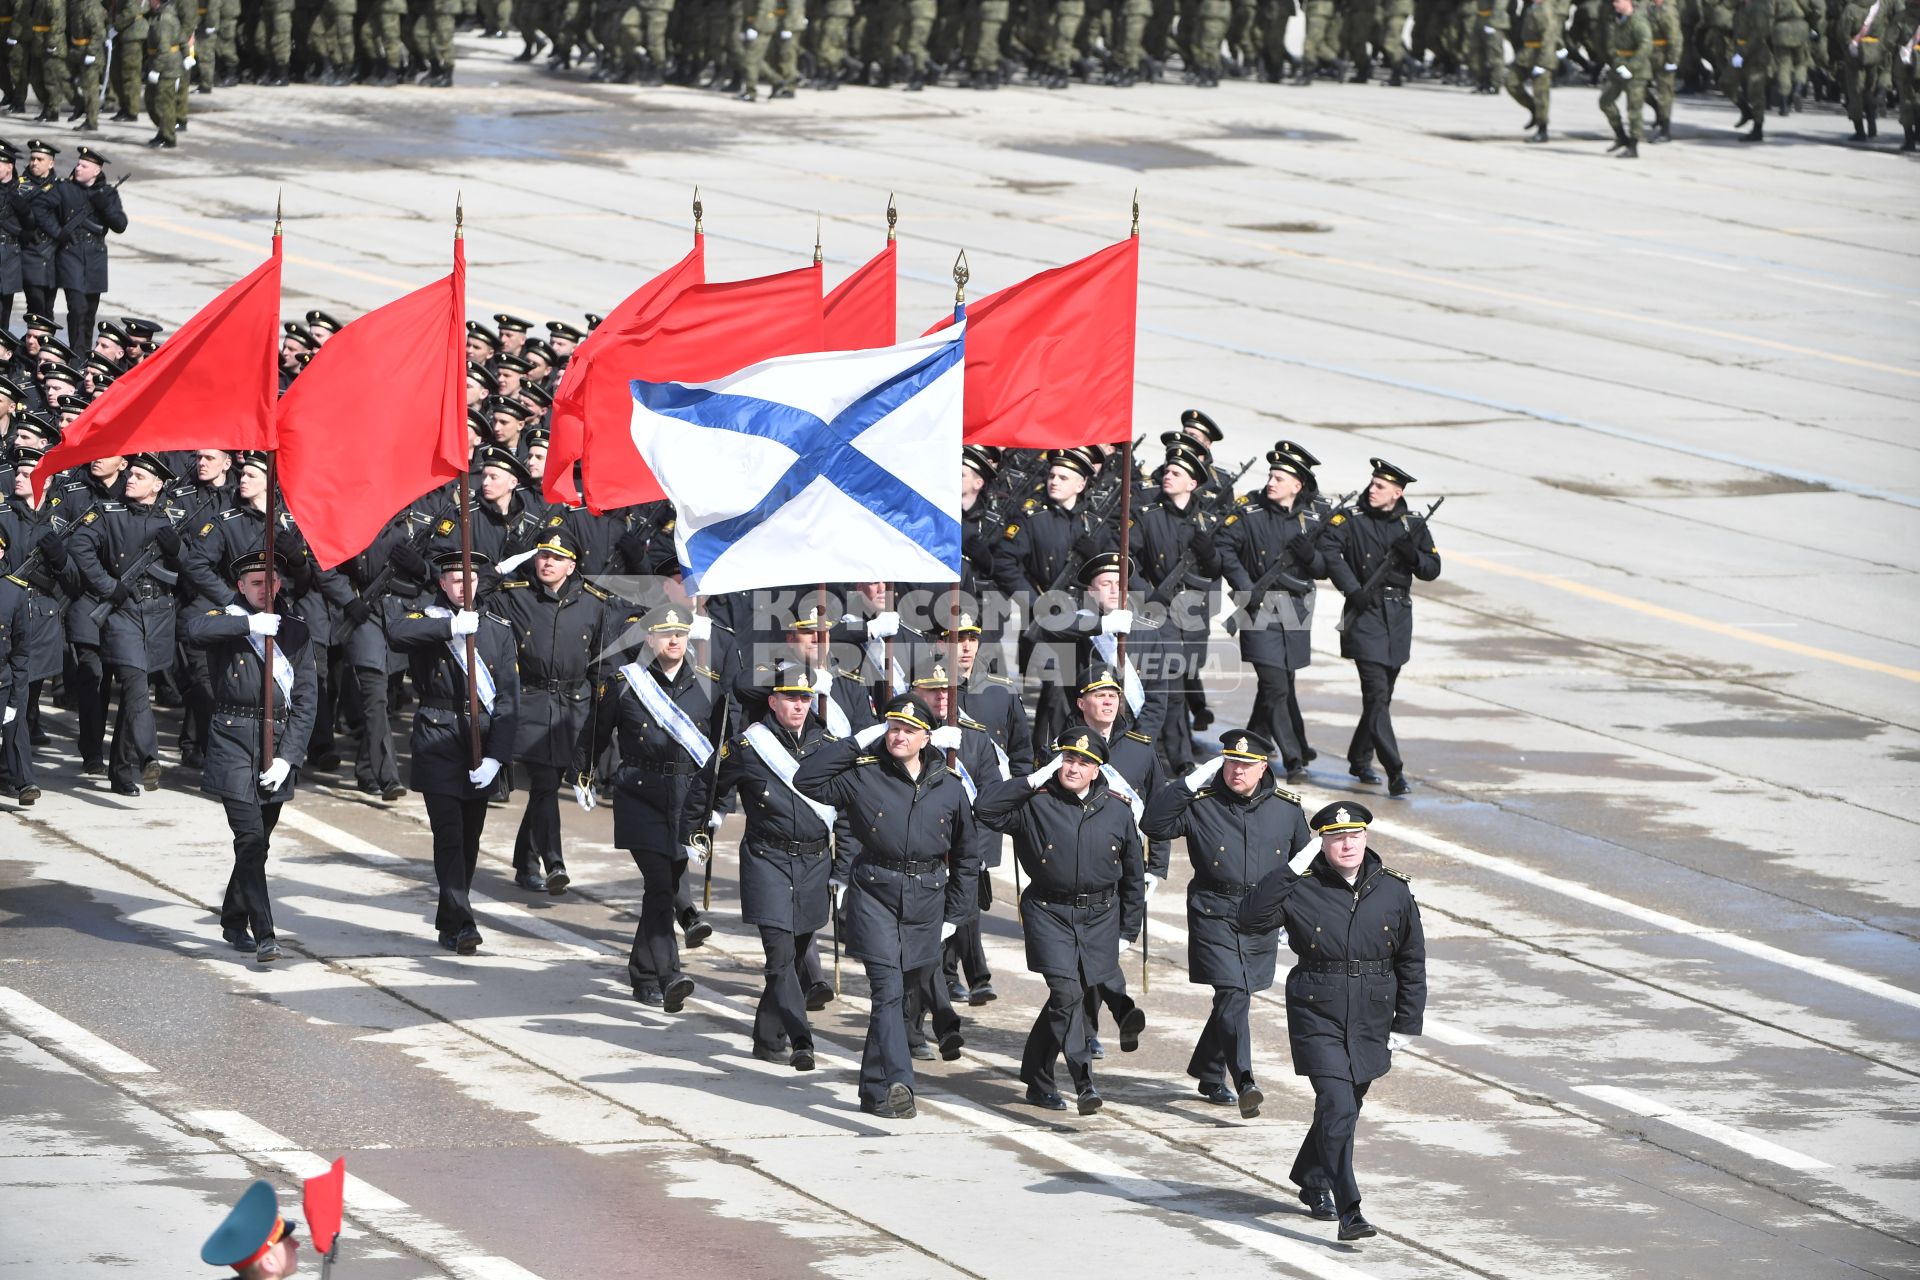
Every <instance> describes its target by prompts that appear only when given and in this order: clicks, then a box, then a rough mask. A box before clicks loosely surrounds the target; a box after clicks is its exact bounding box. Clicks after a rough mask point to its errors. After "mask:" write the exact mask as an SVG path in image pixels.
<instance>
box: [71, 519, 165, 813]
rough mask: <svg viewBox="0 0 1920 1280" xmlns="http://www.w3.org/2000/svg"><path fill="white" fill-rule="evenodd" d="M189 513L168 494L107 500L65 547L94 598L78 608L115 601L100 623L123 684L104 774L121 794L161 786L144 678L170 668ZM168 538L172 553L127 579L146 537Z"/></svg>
mask: <svg viewBox="0 0 1920 1280" xmlns="http://www.w3.org/2000/svg"><path fill="white" fill-rule="evenodd" d="M185 514H186V512H185V511H183V510H181V509H179V508H175V507H168V506H166V505H165V499H164V498H163V499H160V500H158V501H154V502H148V503H129V502H111V501H103V502H100V503H97V504H96V505H95V506H94V508H93V509H92V510H90V511H88V512H87V514H86V515H84V516H82V517H81V518H80V527H79V528H78V529H77V530H75V531H74V534H73V538H72V541H71V544H70V545H69V547H68V551H69V552H70V553H71V557H72V561H73V565H74V567H75V569H76V571H77V572H78V573H79V575H80V577H81V578H82V580H83V581H84V582H85V584H86V589H87V592H88V594H89V595H90V596H91V597H92V599H90V600H83V601H82V602H81V603H80V606H79V608H80V612H81V613H82V614H83V615H84V614H86V613H88V612H89V611H90V610H91V609H92V608H93V607H94V606H95V604H96V603H97V602H99V601H102V600H104V601H106V602H107V603H108V604H109V605H111V606H112V611H111V612H110V613H108V614H107V617H106V621H105V623H104V624H103V625H102V626H101V628H100V648H99V660H100V661H101V662H102V663H103V664H104V667H105V670H106V671H107V672H110V673H111V674H112V676H113V678H114V679H115V680H116V681H117V682H118V683H119V685H120V710H119V714H118V715H117V716H116V717H115V719H114V724H113V752H112V760H111V763H110V765H109V767H108V770H107V776H108V780H109V781H110V782H111V783H112V784H113V788H114V790H115V791H118V792H120V793H121V794H122V795H131V794H133V793H134V792H137V791H138V790H139V789H140V787H141V784H142V783H143V781H144V782H147V783H150V784H153V785H157V776H158V775H157V771H158V767H159V755H160V743H159V740H158V738H157V736H156V734H155V731H154V723H153V704H152V699H151V695H150V690H149V688H148V685H147V677H148V675H150V674H152V673H153V672H156V671H166V670H168V669H169V668H171V667H172V666H173V660H174V632H173V623H174V602H173V588H174V583H175V582H176V581H177V580H178V576H179V574H178V568H177V564H178V554H179V546H180V543H179V534H178V532H177V531H176V530H175V529H174V527H173V522H174V521H176V520H178V519H180V518H181V517H182V516H184V515H185ZM168 540H171V541H172V542H173V548H172V550H170V551H167V552H165V553H164V554H162V555H161V556H160V557H159V558H157V559H155V560H154V561H153V563H152V564H151V565H149V566H148V568H147V569H146V570H145V571H144V572H143V573H141V574H140V575H139V576H138V577H137V578H136V579H134V580H131V581H130V580H128V579H127V578H125V577H123V576H122V575H124V574H125V573H126V571H127V570H128V568H129V567H130V566H131V564H132V562H133V561H134V560H135V559H136V558H138V557H139V555H140V553H141V552H142V551H144V550H145V549H146V546H147V544H148V543H149V542H155V541H159V542H160V543H161V545H162V546H163V547H164V546H165V545H166V542H167V541H168ZM170 560H171V561H173V564H172V565H169V561H170Z"/></svg>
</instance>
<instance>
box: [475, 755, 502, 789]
mask: <svg viewBox="0 0 1920 1280" xmlns="http://www.w3.org/2000/svg"><path fill="white" fill-rule="evenodd" d="M499 776H500V762H499V761H498V760H495V759H494V758H493V757H492V756H488V757H487V758H486V759H484V760H482V761H481V762H480V767H479V768H478V769H469V770H467V781H468V782H471V783H472V784H473V785H474V786H476V787H482V788H485V787H490V786H492V785H493V780H494V779H495V778H497V777H499Z"/></svg>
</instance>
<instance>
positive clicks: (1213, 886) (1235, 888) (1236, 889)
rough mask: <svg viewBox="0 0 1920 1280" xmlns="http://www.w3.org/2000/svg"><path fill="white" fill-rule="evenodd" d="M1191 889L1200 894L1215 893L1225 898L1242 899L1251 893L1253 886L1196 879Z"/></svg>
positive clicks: (1225, 881)
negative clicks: (1196, 890)
mask: <svg viewBox="0 0 1920 1280" xmlns="http://www.w3.org/2000/svg"><path fill="white" fill-rule="evenodd" d="M1193 887H1194V888H1196V889H1198V890H1199V891H1200V892H1202V893H1217V894H1219V895H1221V896H1222V897H1225V898H1244V897H1246V896H1247V895H1248V894H1250V893H1252V892H1253V886H1252V885H1250V884H1234V883H1233V882H1232V881H1228V880H1200V879H1196V880H1194V882H1193Z"/></svg>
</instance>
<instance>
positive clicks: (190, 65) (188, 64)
mask: <svg viewBox="0 0 1920 1280" xmlns="http://www.w3.org/2000/svg"><path fill="white" fill-rule="evenodd" d="M180 65H181V66H183V67H185V68H186V69H187V70H189V71H191V70H193V69H194V68H195V67H197V66H199V65H200V59H198V58H191V57H190V58H182V59H181V60H180Z"/></svg>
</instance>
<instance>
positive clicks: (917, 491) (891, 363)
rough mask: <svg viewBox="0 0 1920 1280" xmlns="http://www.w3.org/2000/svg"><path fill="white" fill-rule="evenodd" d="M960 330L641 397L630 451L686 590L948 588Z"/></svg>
mask: <svg viewBox="0 0 1920 1280" xmlns="http://www.w3.org/2000/svg"><path fill="white" fill-rule="evenodd" d="M965 341H966V324H965V322H964V321H962V322H960V323H957V324H955V325H953V327H951V328H949V329H943V330H941V331H940V332H939V333H938V334H933V335H929V336H927V337H922V338H915V339H912V340H911V341H908V342H902V343H900V344H898V345H897V346H892V347H876V348H872V349H870V350H866V351H826V352H819V353H816V354H812V355H801V356H781V357H779V358H777V359H773V360H766V361H762V362H761V363H759V364H755V365H749V366H747V367H746V368H744V369H741V370H740V371H738V372H737V373H732V374H729V375H728V376H726V377H724V378H718V379H715V380H713V381H711V382H692V383H682V382H642V381H635V382H634V383H633V384H632V390H633V442H634V445H635V446H636V447H637V448H638V449H639V451H640V456H641V457H642V458H644V459H645V460H646V463H647V466H648V467H649V468H651V469H652V471H653V474H654V478H655V479H657V480H658V481H659V482H660V488H661V489H662V490H663V491H664V492H665V493H666V495H667V498H668V499H669V500H670V501H671V502H672V503H673V507H674V519H675V524H674V543H675V546H676V547H677V549H678V551H679V554H680V563H681V564H682V565H683V566H684V567H685V570H686V587H687V590H688V591H690V592H693V593H696V594H699V595H720V594H722V593H724V592H729V591H751V590H755V589H759V588H764V587H786V586H795V585H800V584H804V583H812V582H870V581H877V580H886V581H904V582H955V581H958V580H959V577H960V466H959V460H960V430H961V402H962V394H961V393H962V387H963V385H964V382H965V378H966V365H965V359H964V356H965Z"/></svg>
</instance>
